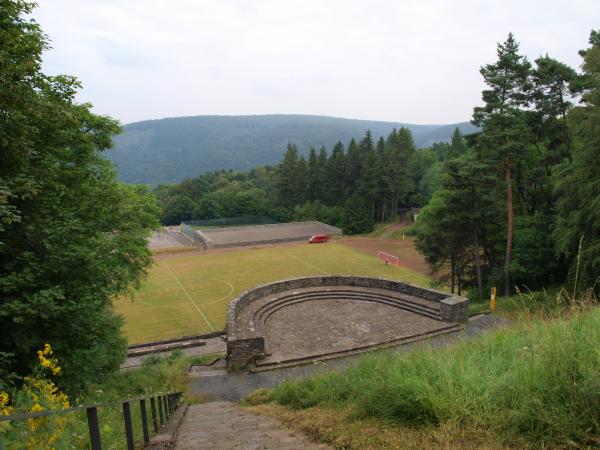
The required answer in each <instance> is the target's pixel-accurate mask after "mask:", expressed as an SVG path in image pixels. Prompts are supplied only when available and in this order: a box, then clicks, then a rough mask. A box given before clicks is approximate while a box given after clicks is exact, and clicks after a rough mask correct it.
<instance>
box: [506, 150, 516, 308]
mask: <svg viewBox="0 0 600 450" xmlns="http://www.w3.org/2000/svg"><path fill="white" fill-rule="evenodd" d="M504 178H505V180H506V213H507V230H506V259H505V261H504V295H505V296H506V297H508V296H510V293H511V288H510V270H509V264H510V258H511V255H512V239H513V221H514V212H513V198H512V179H511V174H510V158H507V159H506V160H505V161H504Z"/></svg>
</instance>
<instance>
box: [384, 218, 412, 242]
mask: <svg viewBox="0 0 600 450" xmlns="http://www.w3.org/2000/svg"><path fill="white" fill-rule="evenodd" d="M409 225H410V223H409V222H406V221H405V222H398V223H393V224H392V225H390V226H389V227H387V229H386V230H385V231H384V232H383V233H381V235H380V236H379V237H378V238H377V240H380V241H383V240H386V239H391V238H392V234H394V231H397V230H401V229H402V228H406V227H407V226H409Z"/></svg>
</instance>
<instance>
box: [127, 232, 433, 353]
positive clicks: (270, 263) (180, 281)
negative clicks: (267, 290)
mask: <svg viewBox="0 0 600 450" xmlns="http://www.w3.org/2000/svg"><path fill="white" fill-rule="evenodd" d="M321 274H337V275H350V274H351V275H366V276H375V277H386V278H392V279H397V280H401V281H406V282H409V283H413V284H418V285H422V286H428V285H429V278H428V277H426V276H425V275H423V274H420V273H417V272H413V271H411V270H410V269H406V268H395V267H388V266H385V265H384V264H382V263H381V262H380V261H378V260H377V259H376V258H375V257H373V256H369V255H367V254H364V253H361V252H359V251H357V250H354V249H351V248H349V247H346V246H344V245H341V244H332V243H330V244H327V245H307V244H298V245H291V246H283V247H282V246H278V247H266V248H260V249H249V250H240V251H232V252H224V253H213V254H206V255H181V256H172V257H168V258H157V259H156V260H155V264H154V266H153V268H152V269H151V270H150V274H149V276H148V279H147V280H146V281H145V282H144V283H143V285H142V287H141V289H140V290H139V291H138V292H137V293H136V294H135V295H134V296H133V298H122V299H119V300H118V301H117V302H116V309H117V312H118V313H120V314H122V315H123V316H124V318H125V327H124V332H125V334H126V336H127V338H128V340H129V343H130V344H132V343H138V342H147V341H152V340H157V339H167V338H171V337H176V336H185V335H191V334H202V333H209V332H211V331H216V330H223V329H224V328H225V322H226V312H227V305H228V304H229V302H230V301H231V300H232V299H233V298H234V297H235V296H236V295H238V294H240V293H241V292H244V291H246V290H248V289H251V288H252V287H254V286H257V285H260V284H264V283H268V282H271V281H277V280H281V279H285V278H293V277H300V276H308V275H321Z"/></svg>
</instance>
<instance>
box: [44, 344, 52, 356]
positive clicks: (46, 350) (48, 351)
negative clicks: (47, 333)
mask: <svg viewBox="0 0 600 450" xmlns="http://www.w3.org/2000/svg"><path fill="white" fill-rule="evenodd" d="M51 354H52V347H50V344H44V355H51Z"/></svg>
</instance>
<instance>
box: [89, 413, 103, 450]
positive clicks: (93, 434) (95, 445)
mask: <svg viewBox="0 0 600 450" xmlns="http://www.w3.org/2000/svg"><path fill="white" fill-rule="evenodd" d="M86 413H87V421H88V430H89V432H90V445H91V447H92V450H102V442H101V441H100V426H99V425H98V408H96V407H95V406H91V407H89V408H86Z"/></svg>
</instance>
